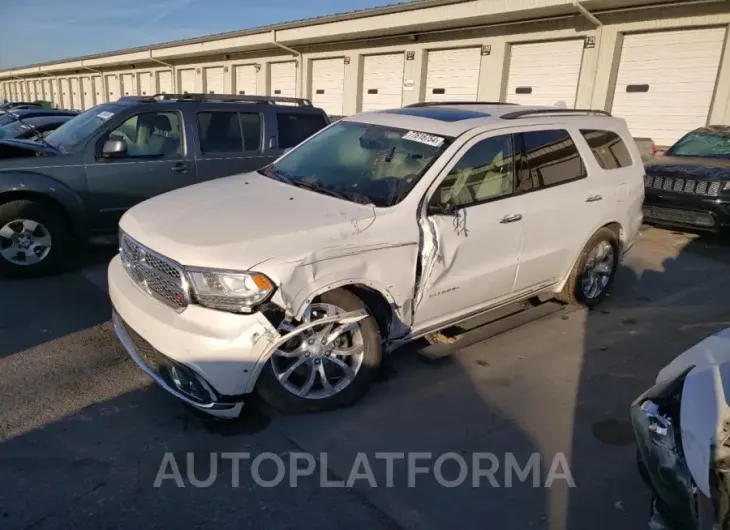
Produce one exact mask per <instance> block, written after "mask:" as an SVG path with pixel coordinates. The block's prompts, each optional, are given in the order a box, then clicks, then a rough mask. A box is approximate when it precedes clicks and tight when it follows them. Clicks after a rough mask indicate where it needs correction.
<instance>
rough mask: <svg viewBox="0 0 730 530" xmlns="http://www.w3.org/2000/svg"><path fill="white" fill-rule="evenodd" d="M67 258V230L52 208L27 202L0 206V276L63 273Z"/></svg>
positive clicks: (64, 223) (68, 253)
mask: <svg viewBox="0 0 730 530" xmlns="http://www.w3.org/2000/svg"><path fill="white" fill-rule="evenodd" d="M70 255H71V235H70V231H69V229H68V226H67V224H66V221H65V220H64V219H63V217H62V216H61V215H60V214H59V213H57V212H56V211H55V209H53V208H52V207H49V206H48V205H46V204H41V203H39V202H35V201H27V200H20V201H12V202H8V203H5V204H1V205H0V274H2V275H5V276H12V277H21V278H22V277H32V276H43V275H47V274H53V273H56V272H59V271H61V270H63V268H64V267H65V266H66V265H67V264H68V262H69V258H70Z"/></svg>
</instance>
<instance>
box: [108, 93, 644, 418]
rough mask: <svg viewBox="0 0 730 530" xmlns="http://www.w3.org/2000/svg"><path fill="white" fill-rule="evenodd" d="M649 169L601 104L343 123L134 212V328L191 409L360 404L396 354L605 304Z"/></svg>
mask: <svg viewBox="0 0 730 530" xmlns="http://www.w3.org/2000/svg"><path fill="white" fill-rule="evenodd" d="M643 197H644V185H643V165H642V162H641V156H640V154H639V152H638V149H637V147H636V144H635V143H634V141H633V140H632V138H631V135H630V134H629V132H628V130H627V128H626V124H625V123H624V121H623V120H620V119H617V118H614V117H611V116H610V115H609V114H607V113H605V112H601V111H581V110H567V109H558V108H527V107H518V106H510V105H505V104H487V103H484V104H480V103H471V104H469V103H461V104H449V103H438V104H418V105H413V106H410V107H406V108H402V109H395V110H389V111H382V112H372V113H365V114H359V115H356V116H351V117H348V118H344V119H343V120H341V121H338V122H337V123H334V124H332V125H330V126H329V127H327V128H326V129H324V130H322V131H320V132H319V133H317V134H315V135H314V136H312V137H311V138H309V139H308V140H306V141H304V142H303V143H301V144H300V145H298V146H297V147H296V148H294V149H293V150H292V151H290V152H288V153H286V154H285V155H283V156H282V157H280V158H279V159H278V160H276V161H275V162H273V163H272V164H271V165H269V166H267V167H265V168H264V169H261V170H259V171H255V172H251V173H244V174H241V175H237V176H233V177H229V178H225V179H220V180H216V181H213V182H207V183H203V184H198V185H194V186H190V187H187V188H184V189H180V190H177V191H173V192H171V193H167V194H165V195H162V196H159V197H157V198H154V199H151V200H149V201H146V202H144V203H142V204H140V205H138V206H136V207H134V208H132V209H131V210H130V211H129V212H127V213H126V215H125V216H124V217H123V218H122V220H121V223H120V228H121V232H120V239H121V249H120V254H119V256H117V257H116V258H114V260H113V261H112V263H111V264H110V267H109V289H110V295H111V299H112V302H113V306H114V324H115V327H116V331H117V334H118V336H119V338H120V340H121V341H122V343H123V344H124V346H125V347H126V349H127V351H128V352H129V354H130V355H131V356H132V357H133V358H134V360H135V361H136V362H137V363H138V364H139V366H140V367H141V368H142V369H143V370H144V371H145V372H147V373H148V374H149V375H150V376H151V377H152V378H154V379H155V380H156V381H157V382H158V383H159V384H160V385H162V386H163V387H164V388H165V389H167V390H168V391H169V392H171V393H172V394H174V395H176V396H177V397H179V398H180V399H181V400H183V401H185V402H186V403H188V404H189V405H192V406H194V407H196V408H198V409H201V410H204V411H207V412H209V413H211V414H214V415H216V416H220V417H234V416H236V415H238V413H239V411H240V410H241V407H242V405H243V402H244V399H245V398H246V395H247V394H249V393H251V392H254V391H257V392H259V393H260V394H261V395H262V396H263V397H264V398H265V399H266V400H267V401H269V402H270V403H271V404H273V405H274V406H275V407H278V408H280V409H284V410H287V411H305V410H321V409H329V408H335V407H340V406H345V405H349V404H351V403H353V402H354V401H356V400H357V399H358V398H360V397H362V396H363V395H364V393H365V392H366V390H367V389H368V387H369V386H370V384H371V382H372V381H373V377H374V375H375V373H376V371H377V369H378V366H379V365H380V362H381V356H382V355H383V353H384V352H389V351H391V350H393V349H395V348H396V347H398V346H400V345H402V344H405V343H407V342H409V341H412V340H414V339H416V338H419V337H424V336H426V335H429V334H433V333H434V332H437V331H439V330H441V329H444V328H446V327H448V326H451V325H453V324H455V323H457V322H459V321H462V320H465V319H467V318H470V317H472V316H475V315H477V314H480V313H483V312H487V311H489V310H492V309H495V308H498V307H501V306H504V305H505V304H509V303H512V302H515V301H520V300H525V299H528V298H531V297H535V296H537V295H543V296H544V295H549V296H555V297H557V298H559V299H560V300H563V301H565V302H568V303H572V304H580V305H585V306H595V305H596V304H598V303H600V302H601V300H603V299H604V297H605V296H606V293H607V291H608V290H609V288H610V287H611V283H612V281H613V278H614V274H615V272H616V269H617V266H618V263H619V259H620V256H621V255H622V254H623V253H624V252H625V251H626V250H627V249H628V248H629V247H630V246H631V244H632V242H633V240H634V237H635V236H636V234H637V232H638V230H639V227H640V225H641V222H642V208H641V206H642V201H643Z"/></svg>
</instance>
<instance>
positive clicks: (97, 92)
mask: <svg viewBox="0 0 730 530" xmlns="http://www.w3.org/2000/svg"><path fill="white" fill-rule="evenodd" d="M91 85H92V86H93V87H94V104H96V105H101V104H102V103H104V86H103V84H102V82H101V76H100V75H95V76H92V77H91Z"/></svg>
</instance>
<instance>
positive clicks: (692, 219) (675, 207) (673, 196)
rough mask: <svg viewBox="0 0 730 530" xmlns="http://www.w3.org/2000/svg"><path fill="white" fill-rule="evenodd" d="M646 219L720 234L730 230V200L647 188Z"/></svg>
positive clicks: (650, 221)
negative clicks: (719, 232) (720, 231)
mask: <svg viewBox="0 0 730 530" xmlns="http://www.w3.org/2000/svg"><path fill="white" fill-rule="evenodd" d="M644 220H645V221H646V222H648V223H656V224H661V225H668V226H677V227H682V228H693V229H698V230H709V231H719V230H723V229H726V228H730V198H729V197H727V196H722V195H721V196H720V197H703V196H699V195H690V194H687V193H675V192H671V191H663V190H655V189H650V188H647V189H646V191H645V197H644Z"/></svg>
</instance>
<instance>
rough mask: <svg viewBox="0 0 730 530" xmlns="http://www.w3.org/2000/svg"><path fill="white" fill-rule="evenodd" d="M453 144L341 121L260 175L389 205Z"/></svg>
mask: <svg viewBox="0 0 730 530" xmlns="http://www.w3.org/2000/svg"><path fill="white" fill-rule="evenodd" d="M449 143H450V142H449V140H448V139H447V138H445V137H442V136H434V135H431V134H425V133H420V132H417V131H408V130H405V129H395V128H392V127H384V126H381V125H370V124H366V123H357V122H347V121H341V122H338V123H336V124H334V125H332V126H331V127H330V128H329V129H327V130H325V131H323V132H322V133H320V134H318V135H317V136H314V137H312V138H310V139H309V140H307V141H305V142H304V144H302V145H301V146H299V147H298V148H297V149H295V150H294V151H293V152H292V153H290V154H289V155H287V156H285V157H284V158H282V159H281V160H279V161H278V162H275V163H274V164H272V165H270V166H268V167H266V168H264V169H263V170H261V171H260V173H262V174H264V175H267V176H270V177H272V178H277V177H278V178H281V179H282V180H286V181H289V182H290V183H292V184H294V185H301V186H303V187H307V188H309V189H312V190H313V191H320V192H322V193H329V194H337V195H339V196H341V197H342V198H344V199H347V200H351V201H354V202H362V203H372V204H374V205H375V206H380V207H387V206H393V205H394V204H397V203H398V202H400V201H401V200H403V198H404V197H405V196H406V195H408V193H409V192H410V191H411V189H413V186H415V185H416V183H417V182H418V180H419V179H420V178H421V176H422V175H423V174H424V173H425V172H426V170H427V169H428V168H429V167H430V165H431V164H432V163H433V162H434V161H435V160H436V159H437V158H438V157H439V156H440V155H441V153H442V152H443V151H444V149H446V147H447V146H448V144H449Z"/></svg>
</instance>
